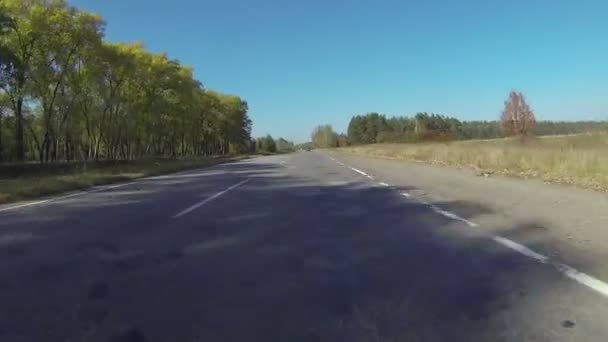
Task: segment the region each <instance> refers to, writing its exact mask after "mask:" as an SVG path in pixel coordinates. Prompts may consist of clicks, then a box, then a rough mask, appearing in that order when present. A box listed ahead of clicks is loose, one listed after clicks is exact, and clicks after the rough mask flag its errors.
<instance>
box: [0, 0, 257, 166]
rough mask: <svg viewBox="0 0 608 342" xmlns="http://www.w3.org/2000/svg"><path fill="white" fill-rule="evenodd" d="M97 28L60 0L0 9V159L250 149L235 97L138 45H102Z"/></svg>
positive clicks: (17, 0)
mask: <svg viewBox="0 0 608 342" xmlns="http://www.w3.org/2000/svg"><path fill="white" fill-rule="evenodd" d="M104 29H105V22H104V20H103V18H102V17H101V16H99V15H96V14H93V13H88V12H86V11H83V10H80V9H78V8H76V7H73V6H70V5H69V4H67V3H66V1H63V0H50V1H44V0H32V1H22V0H3V1H2V2H1V3H0V89H1V90H0V162H13V163H14V162H24V161H38V162H40V163H49V162H53V161H66V160H67V161H70V160H81V161H82V160H84V161H86V160H95V161H103V160H110V161H111V160H136V159H141V158H147V157H155V158H177V157H188V156H209V155H225V154H236V153H242V152H248V151H250V149H251V147H252V146H251V124H252V123H251V120H250V118H249V115H248V105H247V102H246V101H245V100H244V99H242V98H240V97H238V96H234V95H226V94H221V93H218V92H215V91H212V90H210V89H207V88H205V87H204V86H203V84H202V83H201V82H200V81H199V80H197V79H195V78H194V76H193V69H192V68H191V67H188V66H185V65H182V64H180V62H179V61H178V60H175V59H172V58H170V57H169V56H168V55H167V54H164V53H152V52H149V51H147V50H146V49H145V47H144V46H143V44H141V43H139V42H133V43H113V42H108V41H106V40H104Z"/></svg>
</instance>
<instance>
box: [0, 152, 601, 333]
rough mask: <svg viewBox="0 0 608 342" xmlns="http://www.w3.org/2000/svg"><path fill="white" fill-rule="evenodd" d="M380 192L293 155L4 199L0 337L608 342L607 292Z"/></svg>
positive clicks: (319, 160) (319, 158)
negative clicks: (60, 194)
mask: <svg viewBox="0 0 608 342" xmlns="http://www.w3.org/2000/svg"><path fill="white" fill-rule="evenodd" d="M386 185H388V184H383V182H382V180H381V179H370V177H366V176H365V175H364V174H362V173H361V172H357V170H353V169H351V168H349V167H348V165H341V164H339V163H338V162H336V161H335V160H332V159H331V157H330V156H328V155H325V154H322V153H317V152H310V153H308V152H302V153H295V154H289V155H281V156H272V157H263V158H257V159H252V160H247V161H242V162H237V163H231V164H225V165H220V166H216V167H211V168H208V169H203V170H198V171H192V172H188V173H182V174H177V175H170V176H163V177H156V178H151V179H146V180H141V181H138V182H134V183H132V184H128V185H124V186H120V187H113V188H110V189H105V190H101V191H97V192H93V193H88V194H82V195H78V196H72V197H68V198H59V199H56V200H52V201H48V202H44V203H41V204H38V205H31V206H25V207H21V208H17V209H9V208H8V207H0V260H1V261H0V341H8V342H13V341H15V342H17V341H44V342H52V341H62V342H67V341H70V342H76V341H91V342H95V341H103V342H141V341H158V342H161V341H163V342H164V341H184V342H186V341H197V342H199V341H349V342H350V341H355V342H356V341H370V342H371V341H382V342H388V341H606V340H608V326H606V324H605V321H606V317H608V316H607V314H608V298H606V297H605V296H603V295H601V294H600V293H598V292H597V291H594V290H592V289H589V288H588V287H586V286H584V285H581V284H580V283H578V282H577V281H574V280H573V279H571V278H569V277H567V276H566V275H565V274H564V272H563V270H560V269H556V267H555V265H553V264H551V263H541V262H537V261H536V260H534V259H533V258H530V257H529V256H526V255H524V254H521V253H518V252H517V251H515V250H514V249H513V248H508V246H505V245H504V244H500V243H496V240H495V239H493V237H492V236H491V235H489V234H487V233H485V232H484V230H483V229H477V227H474V226H472V225H471V224H469V223H470V222H468V221H467V220H466V219H464V220H462V219H461V217H459V216H451V215H449V213H447V212H442V211H441V210H440V207H439V206H438V205H435V204H433V203H421V202H420V201H418V200H416V199H414V198H408V197H406V196H404V195H403V194H402V193H403V192H405V191H407V189H406V187H405V186H398V187H391V186H386ZM505 228H513V229H516V228H517V227H505ZM527 247H529V248H531V249H532V250H534V248H535V246H527ZM574 266H578V265H574Z"/></svg>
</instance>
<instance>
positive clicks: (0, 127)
mask: <svg viewBox="0 0 608 342" xmlns="http://www.w3.org/2000/svg"><path fill="white" fill-rule="evenodd" d="M3 152H4V146H2V113H1V112H0V163H2V162H3V161H4V159H3V156H4V154H3Z"/></svg>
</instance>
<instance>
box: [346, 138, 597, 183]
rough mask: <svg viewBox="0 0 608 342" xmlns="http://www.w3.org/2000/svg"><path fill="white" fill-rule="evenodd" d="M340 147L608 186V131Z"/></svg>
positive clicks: (414, 159)
mask: <svg viewBox="0 0 608 342" xmlns="http://www.w3.org/2000/svg"><path fill="white" fill-rule="evenodd" d="M341 150H342V151H344V152H349V153H355V154H362V155H369V156H375V157H381V158H389V159H403V160H411V161H421V162H428V163H433V164H439V165H448V166H458V167H470V168H474V169H476V170H479V171H480V172H487V173H497V174H505V175H513V176H520V177H536V178H542V179H544V180H545V181H549V182H558V183H565V184H573V185H577V186H582V187H586V188H592V189H597V190H608V133H594V134H581V135H569V136H552V137H544V138H532V139H527V140H525V141H524V140H521V139H496V140H483V141H482V140H472V141H458V142H450V143H420V144H377V145H364V146H355V147H348V148H344V149H341Z"/></svg>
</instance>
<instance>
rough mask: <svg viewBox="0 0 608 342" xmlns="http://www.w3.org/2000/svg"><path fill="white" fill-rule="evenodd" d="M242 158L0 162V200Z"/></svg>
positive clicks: (14, 199) (29, 197)
mask: <svg viewBox="0 0 608 342" xmlns="http://www.w3.org/2000/svg"><path fill="white" fill-rule="evenodd" d="M243 158H246V157H244V156H238V157H221V158H220V157H218V158H198V159H179V160H167V159H155V160H140V161H133V162H101V163H88V164H85V163H61V164H53V165H39V164H20V165H0V204H3V203H10V202H15V201H20V200H26V199H33V198H38V197H42V196H48V195H53V194H58V193H62V192H67V191H72V190H78V189H84V188H88V187H91V186H95V185H104V184H111V183H118V182H124V181H130V180H133V179H137V178H141V177H147V176H155V175H160V174H167V173H173V172H178V171H182V170H188V169H194V168H199V167H204V166H210V165H215V164H219V163H222V162H227V161H235V160H239V159H243Z"/></svg>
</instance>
